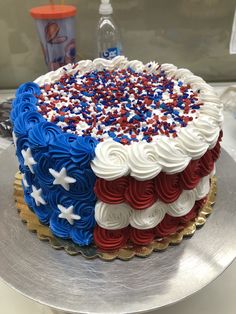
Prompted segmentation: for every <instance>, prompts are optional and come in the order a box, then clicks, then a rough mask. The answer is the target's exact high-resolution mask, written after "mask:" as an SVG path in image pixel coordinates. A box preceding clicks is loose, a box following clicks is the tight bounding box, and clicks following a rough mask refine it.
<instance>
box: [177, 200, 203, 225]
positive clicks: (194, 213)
mask: <svg viewBox="0 0 236 314" xmlns="http://www.w3.org/2000/svg"><path fill="white" fill-rule="evenodd" d="M198 209H199V208H198V206H197V205H196V204H195V205H194V206H193V208H192V209H191V210H190V212H189V213H187V214H186V215H184V216H181V217H179V218H180V222H181V224H184V225H185V224H187V223H188V222H189V221H191V220H193V219H195V218H196V217H197V214H198Z"/></svg>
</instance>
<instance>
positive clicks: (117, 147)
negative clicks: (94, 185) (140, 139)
mask: <svg viewBox="0 0 236 314" xmlns="http://www.w3.org/2000/svg"><path fill="white" fill-rule="evenodd" d="M95 154H96V157H95V159H94V160H93V161H92V163H91V167H92V169H93V171H94V173H95V174H96V175H97V176H98V177H100V178H103V179H106V180H115V179H118V178H120V177H123V176H126V175H127V174H128V173H129V166H128V152H127V148H126V147H125V146H123V145H121V144H119V143H116V142H114V141H112V140H107V141H105V142H102V143H100V144H99V145H97V147H96V149H95Z"/></svg>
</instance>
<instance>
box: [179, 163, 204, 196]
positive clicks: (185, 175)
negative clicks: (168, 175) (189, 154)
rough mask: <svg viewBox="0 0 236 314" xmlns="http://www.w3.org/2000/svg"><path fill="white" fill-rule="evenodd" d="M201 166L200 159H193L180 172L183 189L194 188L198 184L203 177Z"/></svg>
mask: <svg viewBox="0 0 236 314" xmlns="http://www.w3.org/2000/svg"><path fill="white" fill-rule="evenodd" d="M199 168H200V162H199V159H198V160H191V161H190V163H189V164H188V166H187V168H185V170H184V171H183V172H181V173H180V174H179V180H180V185H181V187H182V189H183V190H192V189H194V188H195V187H196V186H197V185H198V183H199V181H200V179H201V177H200V175H199Z"/></svg>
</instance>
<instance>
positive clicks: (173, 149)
mask: <svg viewBox="0 0 236 314" xmlns="http://www.w3.org/2000/svg"><path fill="white" fill-rule="evenodd" d="M156 151H157V154H158V156H159V163H160V165H161V166H162V171H164V172H166V173H168V174H174V173H178V172H181V171H183V170H184V169H185V168H186V167H187V165H188V164H189V162H190V159H191V158H190V157H188V156H187V155H186V154H184V152H182V151H181V150H179V149H178V148H177V146H176V145H175V143H174V141H173V140H171V139H169V138H167V137H162V138H160V139H159V140H158V142H157V144H156Z"/></svg>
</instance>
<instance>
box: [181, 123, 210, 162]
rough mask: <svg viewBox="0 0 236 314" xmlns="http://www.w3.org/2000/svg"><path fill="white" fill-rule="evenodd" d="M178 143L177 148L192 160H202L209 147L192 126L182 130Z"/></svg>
mask: <svg viewBox="0 0 236 314" xmlns="http://www.w3.org/2000/svg"><path fill="white" fill-rule="evenodd" d="M176 142H177V146H179V147H180V148H181V149H182V150H183V151H184V152H185V153H186V154H188V155H189V156H190V157H191V158H192V159H198V158H201V157H202V156H203V155H204V154H205V152H206V151H207V149H208V147H209V145H208V144H207V143H206V142H205V141H204V138H203V136H202V135H201V134H200V132H199V131H198V130H197V128H194V127H193V126H192V125H190V126H189V127H187V128H182V129H181V130H180V132H179V134H178V137H177V139H176Z"/></svg>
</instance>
